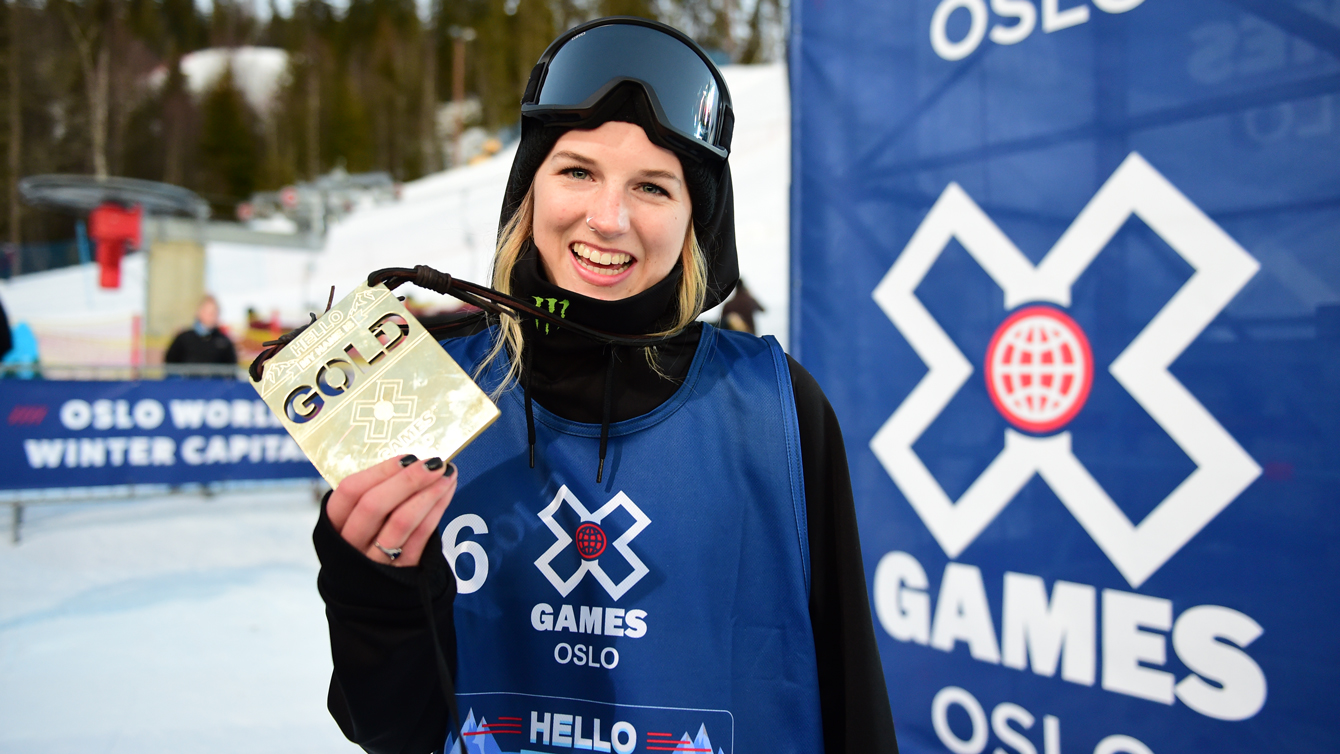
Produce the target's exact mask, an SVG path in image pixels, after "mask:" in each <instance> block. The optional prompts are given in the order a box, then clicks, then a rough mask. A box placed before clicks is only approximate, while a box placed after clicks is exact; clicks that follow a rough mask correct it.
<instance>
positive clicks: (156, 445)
mask: <svg viewBox="0 0 1340 754" xmlns="http://www.w3.org/2000/svg"><path fill="white" fill-rule="evenodd" d="M0 416H3V417H5V418H6V419H5V423H4V424H3V425H0V459H2V460H0V468H2V469H3V473H0V489H6V490H13V489H21V490H26V489H44V488H51V487H93V486H107V485H132V484H133V485H145V484H171V485H177V484H187V483H203V482H219V481H231V480H262V479H298V478H316V477H317V472H316V469H315V467H313V466H312V464H311V463H310V462H309V461H308V460H307V457H306V456H304V455H303V453H302V451H301V450H300V449H299V448H298V445H297V443H295V442H293V439H292V438H291V437H289V435H288V433H287V432H286V431H284V429H283V428H282V427H281V426H280V425H279V421H278V419H276V418H275V416H274V414H273V413H272V412H271V411H270V409H269V407H268V406H266V405H265V402H264V401H262V400H261V399H260V397H259V396H258V395H257V394H256V391H255V390H254V389H253V388H252V387H251V386H250V385H248V384H246V383H245V382H237V381H234V380H212V379H184V380H165V381H162V382H58V381H43V380H3V381H0Z"/></svg>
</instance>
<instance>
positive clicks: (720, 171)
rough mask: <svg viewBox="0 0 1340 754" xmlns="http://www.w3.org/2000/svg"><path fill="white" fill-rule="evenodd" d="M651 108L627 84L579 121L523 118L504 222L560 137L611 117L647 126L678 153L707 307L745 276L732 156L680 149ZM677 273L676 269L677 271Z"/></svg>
mask: <svg viewBox="0 0 1340 754" xmlns="http://www.w3.org/2000/svg"><path fill="white" fill-rule="evenodd" d="M653 117H654V116H653V115H652V110H651V106H650V105H649V104H648V102H647V98H646V95H645V94H643V92H642V89H641V87H639V86H636V85H634V84H627V85H625V86H621V87H618V88H616V89H614V90H613V91H611V92H610V94H609V95H608V96H606V97H605V99H604V101H602V102H601V103H600V105H599V107H598V108H597V109H596V111H595V112H594V113H593V114H592V115H591V116H590V117H588V118H586V119H585V120H582V121H580V122H577V123H567V124H563V125H549V126H545V125H543V124H541V123H539V122H538V121H536V120H533V119H531V118H525V117H523V118H522V119H521V141H520V143H519V144H518V145H517V150H516V157H515V158H514V159H513V160H512V172H511V174H510V175H509V176H508V178H507V192H506V193H505V194H504V195H503V206H502V216H501V218H500V219H499V222H498V229H499V232H501V230H502V228H503V226H505V225H506V224H507V222H508V221H509V220H511V219H512V215H514V214H515V213H516V210H517V208H518V207H520V206H521V201H522V200H523V199H524V198H525V197H526V192H527V191H528V190H529V189H530V185H531V182H532V181H533V180H534V178H535V173H536V171H538V170H539V169H540V165H541V164H542V163H543V162H544V160H545V158H547V157H548V156H549V153H550V152H551V151H552V150H553V148H554V144H555V143H557V142H558V139H559V137H560V136H562V135H563V134H564V133H566V132H568V131H570V130H573V129H574V128H581V129H592V128H597V127H599V126H600V125H601V124H602V123H606V122H609V121H621V122H625V123H633V124H636V125H639V126H642V130H643V131H644V132H646V134H647V138H648V139H650V140H651V141H652V143H654V144H657V145H659V146H662V147H665V148H666V149H669V150H670V151H672V152H674V153H675V155H676V156H678V157H679V162H680V165H681V166H682V167H683V169H684V179H685V182H686V183H687V184H688V190H689V198H690V200H691V201H692V202H693V230H694V233H695V234H696V235H697V238H698V245H699V246H700V247H702V250H703V255H704V256H705V257H706V260H707V296H706V300H705V301H704V303H703V308H704V309H711V308H712V307H714V306H716V305H717V304H720V303H721V302H722V301H724V300H726V298H727V297H728V296H729V295H730V293H731V291H732V290H734V288H735V283H736V282H737V281H738V280H739V278H740V265H739V259H738V257H737V255H736V250H735V199H734V194H733V193H732V189H731V176H730V163H729V161H727V160H720V161H717V160H711V161H709V160H704V159H701V158H699V157H698V156H696V155H692V154H688V153H686V152H684V151H683V150H680V149H677V148H675V147H674V146H673V145H671V144H670V143H668V142H666V141H665V140H663V139H661V138H659V137H658V136H657V135H656V133H655V130H654V129H652V128H648V126H647V124H648V123H650V122H651V119H652V118H653ZM672 274H674V273H672Z"/></svg>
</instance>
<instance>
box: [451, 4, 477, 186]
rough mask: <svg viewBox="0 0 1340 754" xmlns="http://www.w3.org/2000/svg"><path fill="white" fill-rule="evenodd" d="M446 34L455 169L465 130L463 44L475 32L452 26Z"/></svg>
mask: <svg viewBox="0 0 1340 754" xmlns="http://www.w3.org/2000/svg"><path fill="white" fill-rule="evenodd" d="M447 33H448V34H449V35H451V101H452V102H453V103H454V104H455V110H456V117H455V121H456V122H455V124H454V125H455V134H454V143H453V145H452V167H457V166H459V165H460V164H461V163H462V162H463V161H464V159H465V156H464V155H463V154H462V153H461V132H462V131H464V130H465V43H466V42H469V41H471V40H473V39H474V38H475V30H474V29H473V28H471V27H469V26H465V27H461V26H453V27H451V28H450V29H448V30H447Z"/></svg>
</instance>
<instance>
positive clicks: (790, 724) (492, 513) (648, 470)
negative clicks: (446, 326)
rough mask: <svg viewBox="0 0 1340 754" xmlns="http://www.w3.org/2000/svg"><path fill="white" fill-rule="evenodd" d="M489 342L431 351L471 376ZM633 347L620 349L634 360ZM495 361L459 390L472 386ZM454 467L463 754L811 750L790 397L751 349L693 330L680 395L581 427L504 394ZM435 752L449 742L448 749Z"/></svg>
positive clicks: (764, 357) (451, 528) (775, 361)
mask: <svg viewBox="0 0 1340 754" xmlns="http://www.w3.org/2000/svg"><path fill="white" fill-rule="evenodd" d="M494 334H495V333H494V331H492V330H490V331H488V332H485V333H481V334H478V335H474V336H470V337H466V338H460V339H455V340H449V341H446V342H445V344H444V345H445V347H446V349H447V351H448V352H449V353H450V354H451V356H452V357H453V358H454V359H456V360H457V361H458V362H459V363H460V364H461V365H462V366H463V367H465V368H466V369H467V370H473V369H474V368H475V367H476V366H477V365H478V364H479V363H480V361H481V360H482V359H483V357H484V355H485V354H486V353H487V352H488V349H489V347H490V346H491V345H492V342H493V340H492V339H493V337H494ZM640 357H641V355H640V354H638V355H636V356H635V358H640ZM502 373H503V366H502V364H500V363H495V364H493V365H491V367H490V369H489V371H488V372H487V373H486V374H485V375H484V376H483V377H482V378H481V379H480V382H481V386H482V387H483V388H484V389H485V390H486V391H491V390H492V389H493V388H494V387H495V386H496V385H497V384H498V380H499V379H501V376H502ZM499 404H500V405H499V408H500V409H501V410H502V416H501V417H500V418H499V419H498V421H497V422H496V423H495V424H494V425H493V426H492V427H490V428H489V429H488V430H486V431H485V432H484V434H483V435H482V436H481V437H480V438H479V439H478V440H477V441H475V443H474V444H472V445H471V446H470V447H468V448H466V450H464V451H463V452H462V453H461V454H460V456H458V457H457V459H456V463H457V465H458V466H459V468H460V471H459V473H460V475H461V478H460V482H459V488H458V489H457V492H456V496H455V498H454V499H453V501H452V503H451V506H450V508H448V509H447V513H446V515H445V516H444V517H443V530H442V543H443V550H444V551H445V552H446V555H447V560H448V562H450V563H451V564H452V567H453V569H454V570H455V572H456V580H457V585H458V596H457V598H456V603H455V624H456V636H457V648H458V650H457V651H458V657H457V668H458V670H457V678H456V689H457V701H458V704H459V707H460V711H461V714H462V715H463V718H464V719H463V721H462V722H463V727H462V735H463V740H464V742H465V750H466V751H467V752H472V753H473V752H483V753H484V754H500V753H503V752H558V751H566V750H570V749H580V750H586V751H596V752H618V753H619V754H628V753H629V752H634V751H636V752H657V751H672V752H685V751H687V752H710V753H713V754H733V752H746V753H749V754H752V753H754V752H767V753H768V754H782V753H784V752H805V753H806V754H812V753H813V752H821V751H822V750H823V742H822V730H821V721H820V714H819V692H818V681H817V669H816V665H815V656H814V636H813V632H812V628H811V625H810V616H809V570H810V569H809V554H808V543H807V538H806V531H807V530H806V518H805V497H804V494H805V493H804V481H803V479H802V476H801V465H800V439H799V431H798V428H797V423H796V411H795V399H794V396H793V393H792V388H791V379H790V371H789V369H788V367H787V361H786V356H785V354H784V353H783V352H782V349H781V347H780V346H779V345H778V344H777V342H776V341H775V340H773V339H772V338H764V339H759V338H755V337H753V336H750V335H744V334H741V333H733V332H724V331H721V330H717V329H715V328H713V327H711V326H704V327H703V334H702V339H701V341H700V343H699V345H698V350H697V353H696V354H695V356H694V360H693V364H692V365H691V367H690V369H689V373H688V376H687V377H686V378H685V381H684V384H683V385H682V386H681V387H680V388H679V390H678V391H677V392H676V393H675V394H674V396H673V397H671V398H670V400H668V401H666V402H665V403H664V404H663V405H661V406H660V407H659V408H657V409H656V410H654V411H652V412H651V413H649V414H646V415H644V416H639V417H637V418H635V419H630V420H628V421H624V422H619V423H617V424H614V425H612V426H611V427H610V440H609V450H608V457H607V459H606V462H605V476H604V481H603V482H602V483H601V484H596V483H595V476H596V459H597V449H598V445H599V437H600V427H599V426H598V425H594V424H580V423H576V422H571V421H567V420H565V419H561V418H559V417H557V416H555V415H554V414H552V413H550V412H548V411H546V410H545V409H543V408H541V407H540V406H538V405H537V406H535V407H534V415H535V425H536V450H535V468H534V469H531V468H530V465H529V454H528V445H527V442H526V417H525V409H524V406H523V404H522V399H521V391H520V390H519V389H513V390H509V391H508V392H506V393H505V394H504V395H503V396H502V397H501V398H500V400H499ZM452 745H453V742H451V741H450V740H449V741H448V745H447V750H448V751H451V750H452V748H451V747H452Z"/></svg>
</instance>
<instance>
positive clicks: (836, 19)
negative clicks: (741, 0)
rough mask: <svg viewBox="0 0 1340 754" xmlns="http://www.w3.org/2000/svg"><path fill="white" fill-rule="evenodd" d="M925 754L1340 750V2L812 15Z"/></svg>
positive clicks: (802, 342) (866, 2)
mask: <svg viewBox="0 0 1340 754" xmlns="http://www.w3.org/2000/svg"><path fill="white" fill-rule="evenodd" d="M792 24H793V25H792V39H791V46H790V55H791V82H792V106H793V108H794V115H793V121H794V128H793V133H792V145H793V160H792V166H793V183H792V224H793V232H792V245H793V246H792V289H793V290H792V299H791V300H792V306H793V311H792V318H791V321H792V323H793V332H792V339H791V344H792V348H793V352H794V354H795V355H796V356H797V357H798V358H799V359H800V361H801V362H802V363H803V364H804V365H805V366H806V368H808V369H809V370H810V371H811V372H812V373H813V374H814V375H815V377H816V378H817V379H818V380H819V382H820V383H821V384H822V386H823V387H824V389H825V391H826V392H827V394H828V396H829V397H830V399H831V401H832V403H833V406H834V408H835V410H836V411H837V414H838V417H839V419H840V420H841V422H842V427H843V432H844V435H845V438H846V441H847V447H848V449H849V455H850V464H851V471H852V482H853V486H854V491H855V494H856V504H857V513H858V516H859V519H860V525H861V536H862V548H863V554H864V558H865V564H866V569H867V577H868V579H869V581H868V584H869V587H870V594H871V600H872V606H873V612H874V614H875V623H876V625H875V630H876V634H877V636H878V637H879V641H880V650H881V653H882V657H883V663H884V672H885V676H886V679H887V681H888V689H889V695H890V699H891V702H892V705H893V712H894V719H895V723H896V724H897V726H898V734H899V743H900V747H901V748H902V750H903V751H904V752H910V753H911V754H919V753H921V752H944V751H950V752H954V754H981V752H988V751H989V752H1010V753H1013V752H1017V753H1018V754H1038V753H1039V752H1042V753H1043V754H1062V752H1064V753H1065V754H1073V753H1076V752H1078V753H1080V754H1089V752H1093V754H1119V753H1122V752H1125V753H1127V754H1150V753H1151V752H1152V753H1153V754H1175V753H1178V752H1190V751H1223V752H1230V751H1231V752H1239V751H1240V752H1263V751H1269V752H1315V751H1338V750H1340V723H1336V722H1335V720H1334V715H1333V714H1332V713H1331V711H1330V709H1329V707H1330V705H1329V703H1328V701H1329V697H1330V693H1329V690H1330V689H1332V688H1334V687H1335V685H1336V684H1337V682H1340V637H1337V635H1336V632H1335V631H1334V629H1333V625H1334V623H1335V621H1336V619H1337V617H1340V608H1338V607H1337V606H1336V603H1335V600H1333V599H1331V598H1330V597H1329V596H1328V595H1330V594H1331V593H1333V592H1334V591H1335V590H1336V589H1337V588H1340V560H1337V558H1336V557H1335V556H1334V554H1333V553H1334V552H1335V546H1334V540H1335V538H1336V536H1337V534H1340V506H1338V505H1337V503H1340V497H1338V494H1340V493H1337V489H1340V487H1338V486H1337V482H1340V264H1337V263H1336V256H1335V250H1336V249H1337V248H1340V170H1337V169H1336V165H1340V0H1296V1H1295V0H1276V1H1275V2H1257V1H1256V0H1251V1H1250V2H1249V1H1248V0H1181V1H1180V2H1173V1H1172V0H1062V1H1061V2H1057V0H912V1H910V2H905V3H888V2H877V1H876V0H801V1H800V2H798V3H795V4H794V5H793V10H792Z"/></svg>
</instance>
